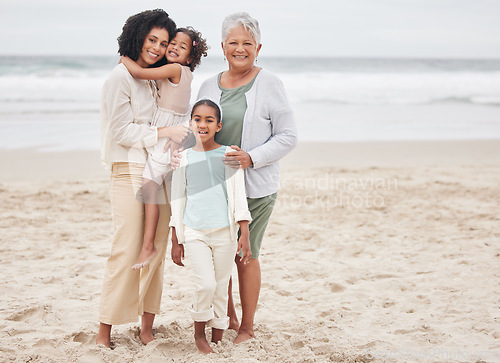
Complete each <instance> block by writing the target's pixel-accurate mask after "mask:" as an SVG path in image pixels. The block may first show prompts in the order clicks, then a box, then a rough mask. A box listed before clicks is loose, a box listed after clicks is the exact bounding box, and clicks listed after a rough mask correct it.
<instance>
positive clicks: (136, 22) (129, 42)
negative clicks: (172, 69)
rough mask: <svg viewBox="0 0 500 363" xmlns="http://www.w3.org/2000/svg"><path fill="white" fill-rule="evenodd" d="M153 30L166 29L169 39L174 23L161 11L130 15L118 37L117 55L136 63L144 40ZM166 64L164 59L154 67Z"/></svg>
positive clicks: (174, 30) (171, 36)
mask: <svg viewBox="0 0 500 363" xmlns="http://www.w3.org/2000/svg"><path fill="white" fill-rule="evenodd" d="M153 28H162V29H166V30H167V32H168V37H169V39H172V38H173V37H175V34H176V33H177V32H176V28H177V26H176V25H175V22H174V21H173V20H172V19H171V18H169V16H168V14H167V13H166V12H165V11H164V10H162V9H154V10H146V11H143V12H141V13H138V14H135V15H132V16H131V17H129V18H128V19H127V21H126V22H125V25H124V26H123V29H122V33H121V34H120V36H119V37H118V53H119V54H120V55H125V56H127V57H129V58H130V59H132V60H134V61H137V59H139V55H140V54H141V51H142V46H143V45H144V40H145V39H146V37H147V35H148V34H149V32H150V31H151V29H153ZM165 63H166V60H165V57H164V58H163V59H161V60H160V61H158V62H156V63H155V65H154V66H155V67H158V66H161V65H163V64H165Z"/></svg>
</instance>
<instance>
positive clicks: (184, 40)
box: [121, 27, 208, 270]
mask: <svg viewBox="0 0 500 363" xmlns="http://www.w3.org/2000/svg"><path fill="white" fill-rule="evenodd" d="M207 50H208V46H207V43H206V40H205V39H203V38H202V35H201V33H200V32H198V31H196V30H195V29H193V28H192V27H186V28H179V29H177V31H176V35H175V37H174V38H173V39H172V40H170V42H169V44H168V46H167V49H166V54H165V57H166V59H167V62H168V64H166V65H163V66H161V67H158V68H142V67H140V66H139V65H138V64H137V63H136V62H134V61H133V60H132V59H130V58H128V57H122V60H121V61H122V62H123V64H124V65H125V66H126V67H127V69H128V70H129V72H130V74H132V76H133V77H134V78H137V79H148V80H156V81H157V83H158V89H159V92H158V93H159V94H158V108H157V109H156V112H155V114H154V117H153V120H152V125H154V126H157V127H165V126H168V127H171V128H176V129H177V131H178V136H179V137H178V138H172V139H170V138H164V139H162V141H161V142H159V143H157V144H156V145H154V146H153V147H150V148H147V150H148V161H147V163H146V166H145V168H144V173H143V178H144V180H143V187H142V195H143V198H144V205H145V225H144V239H143V242H142V249H141V252H140V254H139V257H138V259H137V262H136V263H135V264H134V265H133V266H132V269H134V270H139V269H141V268H143V267H146V266H147V265H148V264H149V263H150V262H151V260H152V259H153V257H154V256H155V255H156V253H157V251H158V250H157V249H156V247H155V244H154V240H155V233H156V228H157V225H158V215H159V206H158V203H159V201H158V198H157V194H158V193H157V192H158V189H159V188H160V187H161V185H162V183H163V182H164V180H165V184H166V185H167V188H168V189H169V186H170V185H169V184H170V180H169V179H170V178H169V177H170V176H171V175H169V173H168V164H169V163H170V153H169V151H168V150H167V152H165V150H164V149H165V145H166V144H167V143H168V142H172V141H173V142H175V143H179V141H180V140H182V139H183V138H184V137H185V136H186V135H187V134H188V127H187V126H186V125H187V124H188V119H189V113H188V112H189V101H190V99H191V81H192V80H193V74H192V72H193V71H194V69H195V68H196V67H197V66H198V65H199V64H200V62H201V58H202V56H206V55H207Z"/></svg>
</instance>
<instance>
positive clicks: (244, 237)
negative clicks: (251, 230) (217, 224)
mask: <svg viewBox="0 0 500 363" xmlns="http://www.w3.org/2000/svg"><path fill="white" fill-rule="evenodd" d="M240 251H242V255H243V256H241V258H240V262H243V264H244V265H246V264H247V263H249V262H250V260H251V258H252V250H251V249H250V240H249V238H248V234H243V233H242V234H241V237H240V239H239V240H238V253H239V252H240Z"/></svg>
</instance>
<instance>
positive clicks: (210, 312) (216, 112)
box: [170, 99, 252, 353]
mask: <svg viewBox="0 0 500 363" xmlns="http://www.w3.org/2000/svg"><path fill="white" fill-rule="evenodd" d="M221 114H222V111H221V109H220V107H219V106H218V105H217V104H216V103H215V102H213V101H212V100H209V99H201V100H199V101H198V102H196V103H195V104H194V106H193V109H192V111H191V123H190V128H191V130H192V131H193V134H194V136H195V138H196V145H195V146H194V147H193V148H191V149H187V150H184V151H183V152H182V153H181V155H182V156H183V157H182V158H181V161H180V165H179V167H178V168H176V169H175V170H174V172H173V175H172V201H171V207H172V217H171V220H170V226H171V227H172V251H171V253H172V260H173V261H174V263H176V264H177V265H179V266H184V264H183V263H182V260H183V258H184V252H185V254H186V258H187V260H188V261H189V262H190V264H189V265H190V268H191V269H192V272H193V279H194V283H195V289H196V290H195V294H194V299H193V304H192V305H191V306H190V307H189V311H190V313H191V316H192V318H193V320H194V322H195V323H194V328H195V332H194V336H195V342H196V347H197V348H198V349H199V350H200V351H201V352H203V353H210V352H212V349H211V347H210V344H209V343H208V341H207V339H206V336H205V326H206V325H208V326H209V327H211V328H212V342H214V343H217V342H219V341H220V340H221V339H222V335H223V333H224V330H225V329H227V328H228V326H229V318H228V316H227V299H228V294H227V289H228V284H229V277H230V276H231V271H232V267H233V264H234V260H235V257H236V253H238V252H240V251H241V252H242V257H241V261H242V262H243V263H244V264H246V263H248V262H249V261H250V259H251V257H252V252H251V250H250V242H249V239H248V235H249V232H248V224H249V223H250V222H251V220H252V218H251V216H250V212H249V211H248V205H247V199H246V193H245V179H244V170H243V169H234V168H232V167H230V166H226V165H225V164H224V162H223V157H224V154H225V153H226V152H228V151H231V150H232V149H231V148H230V147H229V146H223V145H220V144H218V143H216V142H215V140H214V137H215V134H216V133H217V132H219V131H220V130H221V128H222V122H221V116H222V115H221ZM238 229H240V230H241V236H240V238H239V240H238ZM237 241H238V242H237Z"/></svg>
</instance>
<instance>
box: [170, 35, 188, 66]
mask: <svg viewBox="0 0 500 363" xmlns="http://www.w3.org/2000/svg"><path fill="white" fill-rule="evenodd" d="M192 47H193V41H192V40H191V37H190V36H189V35H187V34H185V33H182V32H178V33H177V34H176V35H175V38H174V39H172V40H171V41H170V43H169V44H168V46H167V60H168V62H169V63H179V64H182V65H183V66H185V65H187V64H189V63H190V62H191V59H190V58H189V55H190V54H191V48H192Z"/></svg>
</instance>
